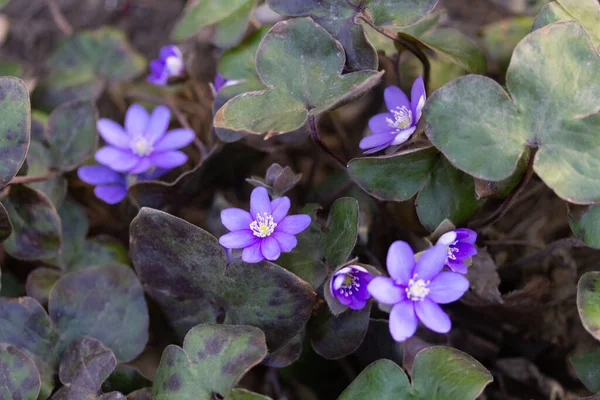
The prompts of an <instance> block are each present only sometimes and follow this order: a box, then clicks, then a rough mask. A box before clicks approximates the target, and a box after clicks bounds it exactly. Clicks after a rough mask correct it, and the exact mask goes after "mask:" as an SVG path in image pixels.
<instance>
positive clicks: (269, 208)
mask: <svg viewBox="0 0 600 400" xmlns="http://www.w3.org/2000/svg"><path fill="white" fill-rule="evenodd" d="M289 209H290V199H289V197H286V196H283V197H279V198H277V199H275V200H273V201H270V199H269V193H268V192H267V189H265V188H264V187H257V188H256V189H254V190H253V191H252V194H251V195H250V212H248V211H246V210H242V209H240V208H227V209H225V210H223V211H221V221H222V222H223V225H225V227H226V228H227V229H229V230H230V231H231V232H229V233H227V234H225V235H223V236H221V238H220V239H219V243H221V246H223V247H226V248H228V249H244V250H243V251H242V260H244V261H245V262H247V263H257V262H260V261H262V260H264V259H265V258H266V259H267V260H270V261H274V260H277V259H278V258H279V255H280V254H281V252H288V251H292V250H293V249H294V247H296V245H297V244H298V241H297V239H296V237H295V236H294V235H296V234H298V233H300V232H302V231H303V230H305V229H306V228H308V226H309V225H310V223H311V218H310V216H308V215H305V214H298V215H287V213H288V211H289Z"/></svg>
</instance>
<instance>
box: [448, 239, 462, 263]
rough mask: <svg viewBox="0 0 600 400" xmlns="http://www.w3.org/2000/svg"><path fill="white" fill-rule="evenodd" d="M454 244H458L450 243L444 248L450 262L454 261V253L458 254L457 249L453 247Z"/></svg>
mask: <svg viewBox="0 0 600 400" xmlns="http://www.w3.org/2000/svg"><path fill="white" fill-rule="evenodd" d="M456 243H458V240H456V241H454V242H452V243H450V244H449V245H448V247H446V249H447V250H448V258H449V259H451V260H456V255H454V253H458V251H459V250H458V248H457V247H454V246H455V245H456Z"/></svg>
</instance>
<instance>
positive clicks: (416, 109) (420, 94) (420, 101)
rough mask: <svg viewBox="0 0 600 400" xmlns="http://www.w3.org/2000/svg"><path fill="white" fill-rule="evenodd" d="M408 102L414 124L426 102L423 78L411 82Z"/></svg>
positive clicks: (419, 117)
mask: <svg viewBox="0 0 600 400" xmlns="http://www.w3.org/2000/svg"><path fill="white" fill-rule="evenodd" d="M410 100H411V110H412V112H413V118H414V121H415V124H416V123H417V122H418V121H419V119H421V113H422V112H423V107H425V101H426V100H427V95H426V94H425V83H424V82H423V77H421V76H420V77H418V78H417V79H415V81H414V82H413V85H412V90H411V91H410Z"/></svg>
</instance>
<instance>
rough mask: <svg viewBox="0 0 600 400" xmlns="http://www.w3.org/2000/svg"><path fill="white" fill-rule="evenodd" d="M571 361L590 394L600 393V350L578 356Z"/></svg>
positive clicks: (589, 351)
mask: <svg viewBox="0 0 600 400" xmlns="http://www.w3.org/2000/svg"><path fill="white" fill-rule="evenodd" d="M570 361H571V365H573V367H574V368H575V372H576V373H577V376H578V377H579V379H580V380H581V382H583V384H584V385H585V387H586V388H588V390H589V391H590V392H594V393H598V392H600V349H593V350H588V351H586V352H585V353H580V354H576V355H574V356H573V357H571V359H570Z"/></svg>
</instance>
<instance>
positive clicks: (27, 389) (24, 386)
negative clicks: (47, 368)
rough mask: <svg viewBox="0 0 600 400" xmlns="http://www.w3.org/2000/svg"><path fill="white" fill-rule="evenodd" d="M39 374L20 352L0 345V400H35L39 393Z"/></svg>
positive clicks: (32, 363)
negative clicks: (0, 399)
mask: <svg viewBox="0 0 600 400" xmlns="http://www.w3.org/2000/svg"><path fill="white" fill-rule="evenodd" d="M40 384H41V383H40V373H39V372H38V370H37V368H36V367H35V363H34V362H33V361H32V360H31V358H29V357H28V356H27V354H25V353H24V352H22V351H21V350H19V349H17V348H16V347H13V346H11V345H9V344H6V343H0V398H2V399H20V400H36V399H37V397H38V394H39V393H40Z"/></svg>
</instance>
